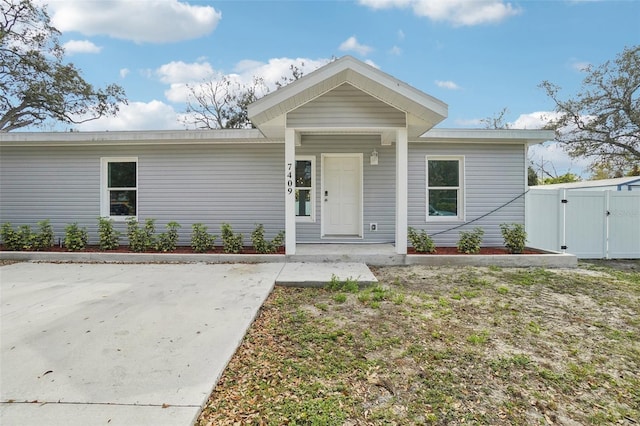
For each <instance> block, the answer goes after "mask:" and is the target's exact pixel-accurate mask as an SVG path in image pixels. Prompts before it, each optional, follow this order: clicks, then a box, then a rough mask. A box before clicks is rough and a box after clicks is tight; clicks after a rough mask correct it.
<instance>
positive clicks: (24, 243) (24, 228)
mask: <svg viewBox="0 0 640 426" xmlns="http://www.w3.org/2000/svg"><path fill="white" fill-rule="evenodd" d="M17 232H18V239H19V241H20V250H32V249H33V242H34V240H35V238H36V236H35V234H34V233H33V231H32V230H31V226H29V225H20V226H18V231H17Z"/></svg>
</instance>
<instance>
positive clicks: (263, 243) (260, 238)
mask: <svg viewBox="0 0 640 426" xmlns="http://www.w3.org/2000/svg"><path fill="white" fill-rule="evenodd" d="M251 241H252V242H253V248H254V249H255V251H256V252H257V253H262V254H268V253H275V252H276V251H277V250H278V249H279V248H280V247H281V246H282V243H284V231H280V232H278V235H276V236H275V237H274V238H273V240H271V241H267V240H265V239H264V226H263V225H262V224H261V223H259V224H257V225H256V229H254V231H253V232H252V233H251Z"/></svg>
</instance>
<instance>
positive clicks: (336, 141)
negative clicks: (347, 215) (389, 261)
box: [296, 135, 395, 243]
mask: <svg viewBox="0 0 640 426" xmlns="http://www.w3.org/2000/svg"><path fill="white" fill-rule="evenodd" d="M374 149H375V150H376V151H378V158H379V160H378V165H377V166H372V165H371V162H370V156H371V153H372V152H373V150H374ZM323 153H325V154H329V153H341V154H344V153H354V154H355V153H362V155H363V162H362V169H363V170H362V176H363V189H362V191H363V203H362V204H363V238H357V239H339V240H335V239H331V238H327V239H325V238H321V220H322V215H321V203H322V202H323V199H322V194H321V192H320V190H321V186H322V160H321V155H322V154H323ZM296 155H300V156H302V155H305V156H309V155H311V156H314V157H315V159H316V161H315V164H316V170H315V176H316V180H315V195H316V196H315V198H316V199H315V200H314V208H315V213H316V220H315V222H314V223H307V222H298V223H297V224H296V239H297V241H298V242H300V243H314V242H333V241H339V242H345V243H346V242H368V243H373V242H392V241H395V146H381V145H380V136H379V135H357V136H356V135H342V136H340V135H330V136H322V135H304V136H303V137H302V144H301V146H299V147H296ZM370 223H377V224H378V230H377V231H373V232H372V231H369V224H370Z"/></svg>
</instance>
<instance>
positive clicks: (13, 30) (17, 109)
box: [0, 0, 126, 132]
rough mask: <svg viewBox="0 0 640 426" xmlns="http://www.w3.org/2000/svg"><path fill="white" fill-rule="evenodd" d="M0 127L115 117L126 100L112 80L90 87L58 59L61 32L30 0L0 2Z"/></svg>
mask: <svg viewBox="0 0 640 426" xmlns="http://www.w3.org/2000/svg"><path fill="white" fill-rule="evenodd" d="M0 10H1V11H2V16H1V17H0V131H2V132H8V131H11V130H15V129H19V128H22V127H27V126H37V125H41V124H42V123H43V122H45V120H47V119H54V120H56V121H62V122H65V123H75V124H78V123H82V122H85V121H90V120H94V119H96V118H99V117H102V116H104V115H115V114H116V113H117V112H118V105H119V104H120V103H126V99H125V94H124V90H123V89H122V88H121V87H120V86H118V85H115V84H111V85H109V86H107V87H106V88H105V89H95V88H94V87H93V86H92V85H91V84H89V83H87V82H86V81H85V80H84V79H83V78H82V76H81V75H80V71H79V70H78V69H77V68H76V67H75V66H74V65H73V64H71V63H65V62H64V60H63V57H64V49H63V48H62V46H61V45H60V41H59V36H60V32H59V31H58V30H57V29H56V28H55V27H53V26H52V25H51V23H50V18H49V15H48V14H47V11H46V9H45V6H42V5H41V4H40V3H39V2H36V1H35V0H0Z"/></svg>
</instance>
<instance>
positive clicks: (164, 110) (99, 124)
mask: <svg viewBox="0 0 640 426" xmlns="http://www.w3.org/2000/svg"><path fill="white" fill-rule="evenodd" d="M76 128H77V129H78V130H82V131H103V130H110V131H117V130H171V129H180V128H182V124H181V123H180V121H179V114H178V113H176V111H175V110H174V109H173V107H172V106H171V105H167V104H165V103H164V102H161V101H157V100H153V101H151V102H129V104H128V105H120V112H119V113H118V115H117V116H116V117H102V118H100V119H98V120H93V121H87V122H86V123H82V124H79V125H77V126H76Z"/></svg>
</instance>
